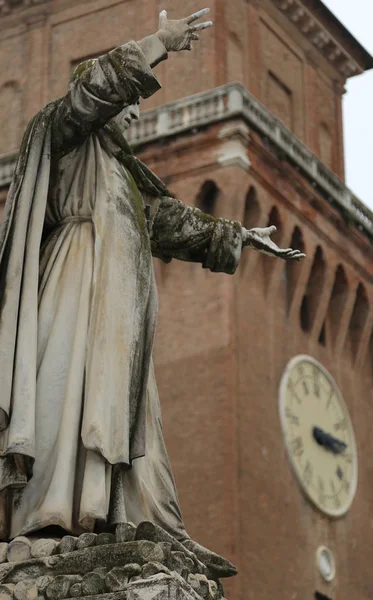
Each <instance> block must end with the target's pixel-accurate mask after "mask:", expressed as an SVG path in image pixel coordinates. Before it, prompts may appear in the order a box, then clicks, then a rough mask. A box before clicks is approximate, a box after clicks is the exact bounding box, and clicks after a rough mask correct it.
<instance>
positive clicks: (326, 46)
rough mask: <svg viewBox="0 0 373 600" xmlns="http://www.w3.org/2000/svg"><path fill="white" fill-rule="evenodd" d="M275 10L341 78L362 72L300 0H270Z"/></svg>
mask: <svg viewBox="0 0 373 600" xmlns="http://www.w3.org/2000/svg"><path fill="white" fill-rule="evenodd" d="M272 2H273V3H274V4H275V5H276V6H277V8H278V9H279V10H280V11H281V12H282V13H283V14H284V15H285V16H286V17H287V18H288V19H289V21H291V22H292V23H294V25H295V26H296V27H297V28H298V30H299V31H300V32H301V33H302V34H303V35H304V36H305V37H306V38H307V39H308V41H310V42H311V44H312V45H313V46H314V47H315V48H317V49H318V50H319V51H320V52H321V54H322V55H323V56H324V58H325V59H326V60H327V61H328V62H330V63H331V64H332V65H333V67H334V68H336V69H337V71H339V72H340V74H341V75H343V77H345V78H348V77H352V76H353V75H358V74H359V73H362V72H363V70H364V69H363V68H362V67H361V66H360V65H359V64H358V63H357V62H356V61H355V60H353V58H352V57H351V56H350V55H349V54H348V53H347V52H346V50H345V49H344V48H343V47H342V46H341V45H340V44H339V43H338V42H337V40H335V39H334V38H333V37H332V35H331V34H330V33H329V31H328V30H327V29H325V27H324V26H323V25H322V24H321V23H320V22H319V21H318V20H317V19H316V17H315V16H314V15H313V14H312V13H311V12H310V11H309V10H307V8H306V7H305V6H304V5H303V4H302V2H301V0H272Z"/></svg>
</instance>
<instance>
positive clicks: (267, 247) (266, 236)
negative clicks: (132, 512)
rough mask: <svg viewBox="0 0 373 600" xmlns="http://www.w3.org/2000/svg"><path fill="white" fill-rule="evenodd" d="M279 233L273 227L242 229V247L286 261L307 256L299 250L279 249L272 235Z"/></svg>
mask: <svg viewBox="0 0 373 600" xmlns="http://www.w3.org/2000/svg"><path fill="white" fill-rule="evenodd" d="M275 231H277V228H276V227H275V226H274V225H272V226H271V227H264V228H261V227H254V228H253V229H245V228H244V227H243V228H242V246H243V247H246V248H254V249H255V250H258V251H259V252H262V253H263V254H267V255H269V256H277V257H278V258H284V259H285V260H301V259H302V258H304V257H305V256H306V255H305V254H303V253H302V252H300V251H299V250H293V249H292V248H279V247H278V246H277V244H275V242H274V241H273V240H271V235H272V234H273V233H275Z"/></svg>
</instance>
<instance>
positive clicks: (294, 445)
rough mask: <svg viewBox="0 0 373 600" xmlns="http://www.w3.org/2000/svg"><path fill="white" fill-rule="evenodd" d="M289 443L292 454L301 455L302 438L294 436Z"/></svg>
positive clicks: (302, 449) (302, 450)
mask: <svg viewBox="0 0 373 600" xmlns="http://www.w3.org/2000/svg"><path fill="white" fill-rule="evenodd" d="M290 444H291V450H292V452H293V454H294V456H302V454H303V452H304V447H303V440H302V438H301V437H296V438H294V439H293V440H291V442H290Z"/></svg>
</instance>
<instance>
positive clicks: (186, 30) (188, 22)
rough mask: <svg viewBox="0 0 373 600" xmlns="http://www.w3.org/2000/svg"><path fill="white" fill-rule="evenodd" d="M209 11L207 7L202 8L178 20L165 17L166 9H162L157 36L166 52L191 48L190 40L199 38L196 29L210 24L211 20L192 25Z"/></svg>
mask: <svg viewBox="0 0 373 600" xmlns="http://www.w3.org/2000/svg"><path fill="white" fill-rule="evenodd" d="M208 12H210V9H209V8H203V9H202V10H198V11H197V12H195V13H193V14H192V15H190V16H189V17H185V18H184V19H179V20H177V19H176V20H171V19H169V18H168V17H167V11H165V10H162V11H161V12H160V14H159V30H158V31H157V34H156V35H157V37H158V38H159V39H160V41H161V42H162V44H163V45H164V47H165V48H166V50H167V52H180V50H191V49H192V41H193V40H199V35H198V33H196V32H197V31H201V30H202V29H207V28H208V27H211V26H212V24H213V23H212V21H204V22H202V23H197V24H195V25H193V23H194V22H195V21H198V19H200V18H201V17H203V16H204V15H206V14H207V13H208Z"/></svg>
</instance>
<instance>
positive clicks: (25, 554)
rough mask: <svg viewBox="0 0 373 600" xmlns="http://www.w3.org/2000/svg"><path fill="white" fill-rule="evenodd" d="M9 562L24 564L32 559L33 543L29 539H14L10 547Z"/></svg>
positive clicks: (20, 537)
mask: <svg viewBox="0 0 373 600" xmlns="http://www.w3.org/2000/svg"><path fill="white" fill-rule="evenodd" d="M7 558H8V562H23V561H25V560H29V559H30V558H31V542H30V540H29V539H27V537H23V536H19V537H16V538H14V540H12V541H11V542H10V543H9V545H8V552H7Z"/></svg>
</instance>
